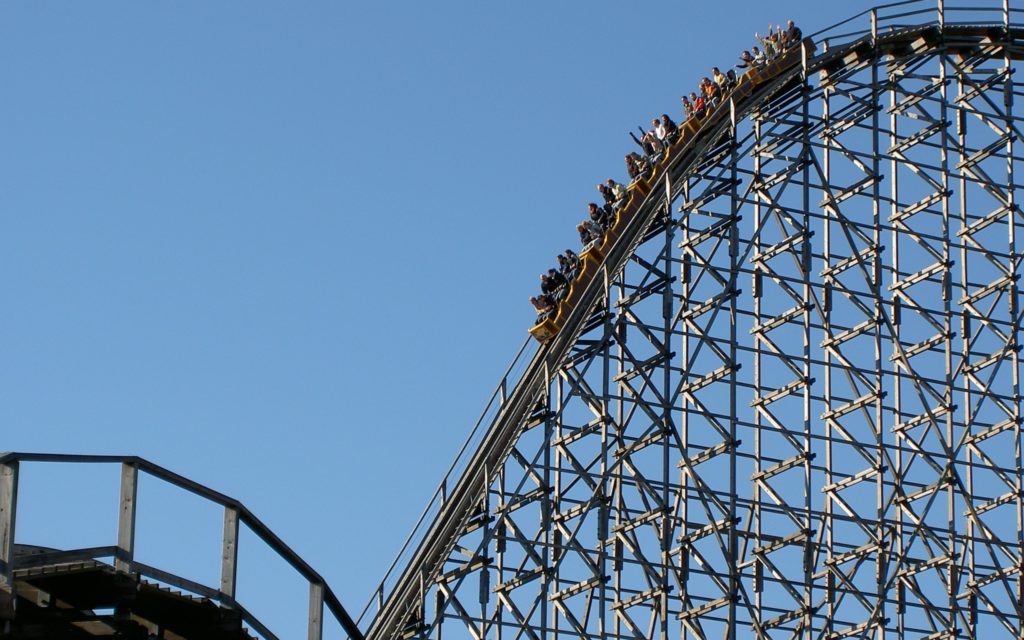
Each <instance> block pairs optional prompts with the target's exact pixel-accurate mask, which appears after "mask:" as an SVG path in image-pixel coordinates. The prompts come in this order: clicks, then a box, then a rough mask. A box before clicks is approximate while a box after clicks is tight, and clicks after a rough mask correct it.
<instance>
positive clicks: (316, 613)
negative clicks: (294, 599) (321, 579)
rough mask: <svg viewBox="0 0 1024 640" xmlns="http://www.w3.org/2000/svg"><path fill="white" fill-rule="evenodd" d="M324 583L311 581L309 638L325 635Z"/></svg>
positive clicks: (320, 638) (319, 638)
mask: <svg viewBox="0 0 1024 640" xmlns="http://www.w3.org/2000/svg"><path fill="white" fill-rule="evenodd" d="M323 619H324V585H322V584H320V583H318V582H317V583H314V582H310V583H309V636H308V638H309V640H323V637H324V623H323Z"/></svg>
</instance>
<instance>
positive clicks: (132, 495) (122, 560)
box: [114, 463, 139, 573]
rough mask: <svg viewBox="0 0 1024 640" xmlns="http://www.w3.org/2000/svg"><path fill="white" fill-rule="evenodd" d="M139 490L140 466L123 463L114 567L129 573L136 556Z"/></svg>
mask: <svg viewBox="0 0 1024 640" xmlns="http://www.w3.org/2000/svg"><path fill="white" fill-rule="evenodd" d="M138 492H139V468H138V467H136V466H135V465H133V464H129V463H124V464H122V465H121V508H120V510H119V512H118V518H117V555H116V556H115V557H114V568H115V569H116V570H117V571H120V572H122V573H128V572H130V571H131V568H132V561H133V560H134V558H135V499H136V497H138Z"/></svg>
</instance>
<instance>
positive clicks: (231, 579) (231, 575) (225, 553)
mask: <svg viewBox="0 0 1024 640" xmlns="http://www.w3.org/2000/svg"><path fill="white" fill-rule="evenodd" d="M237 578H238V509H235V508H234V507H224V539H223V543H222V545H221V557H220V593H221V595H222V596H223V597H224V598H225V599H226V600H227V601H230V602H233V601H234V599H235V580H236V579H237Z"/></svg>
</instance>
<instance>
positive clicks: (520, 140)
mask: <svg viewBox="0 0 1024 640" xmlns="http://www.w3.org/2000/svg"><path fill="white" fill-rule="evenodd" d="M867 6H868V4H867V3H862V2H859V3H858V2H855V3H848V4H844V5H843V6H840V3H823V2H809V1H807V0H802V1H793V0H780V1H776V2H764V1H753V0H737V1H734V2H707V3H691V2H681V1H677V2H645V3H621V2H608V1H599V2H593V1H592V2H581V1H575V0H574V1H571V2H543V3H542V2H502V3H484V2H470V1H461V2H379V3H365V2H360V3H356V2H346V1H333V2H329V1H326V0H308V1H305V2H284V1H281V0H279V1H275V2H271V1H265V0H259V1H257V0H247V1H246V2H241V1H237V0H236V1H233V2H228V1H221V2H208V1H206V0H202V1H200V0H186V1H177V2H166V1H164V2H135V1H131V2H129V1H118V2H114V1H103V2H70V1H62V2H56V1H53V2H51V1H42V0H39V1H32V2H28V1H21V2H15V1H9V2H5V3H3V4H2V5H0V70H2V72H0V74H2V75H0V86H2V89H0V95H2V96H3V99H2V100H0V131H2V138H0V148H2V152H0V183H2V189H0V206H2V209H0V211H2V220H3V226H2V233H0V242H2V250H0V260H2V263H0V264H2V268H0V278H2V282H3V288H2V291H3V299H4V305H3V306H4V314H3V319H2V321H0V323H2V332H3V339H2V341H0V362H2V365H0V389H2V396H0V419H2V422H3V434H4V437H3V443H2V444H0V450H19V451H48V452H72V453H123V454H137V455H141V456H144V457H146V458H149V459H151V460H153V461H154V462H156V463H158V464H161V465H164V466H167V467H169V468H171V469H173V470H175V471H177V472H179V473H182V474H184V475H186V476H188V477H190V478H193V479H195V480H198V481H200V482H203V483H205V484H208V485H210V486H212V487H214V488H215V489H218V490H220V491H223V492H225V493H227V494H229V495H232V496H234V497H237V498H239V499H241V500H242V501H244V502H245V503H246V504H247V505H248V506H249V507H250V508H251V509H252V510H253V511H254V512H255V513H257V514H258V515H259V516H261V517H262V518H263V519H264V520H265V521H266V522H267V523H268V524H269V525H270V526H271V527H272V528H273V529H274V530H275V531H276V532H278V533H279V534H280V535H281V536H282V537H283V538H284V539H285V541H287V542H288V543H289V544H291V545H292V546H293V547H294V548H295V549H296V550H297V551H298V552H299V553H301V554H302V555H303V556H305V557H306V558H307V559H308V560H309V561H310V562H311V563H312V564H313V566H314V567H316V568H317V569H318V570H319V571H321V572H322V573H323V574H324V575H325V576H326V577H327V578H328V580H329V582H330V583H331V585H332V586H333V587H334V588H335V590H336V591H337V592H338V594H339V595H340V597H341V598H342V600H343V602H344V603H345V604H346V606H347V607H348V608H349V609H350V610H352V611H353V612H356V611H358V610H359V609H360V608H361V606H362V604H363V602H364V600H365V599H366V597H367V596H368V595H369V591H370V589H371V588H372V586H373V585H374V584H375V583H376V582H377V580H378V579H379V577H380V575H381V573H382V572H383V570H384V568H385V567H386V566H387V564H388V563H389V562H390V559H391V557H392V555H393V554H394V553H395V551H397V548H398V545H399V544H400V542H401V540H402V539H403V538H404V536H405V535H406V533H407V532H408V530H409V528H410V527H411V525H412V523H413V521H414V519H415V517H416V515H417V514H418V512H419V510H420V509H421V508H422V506H423V504H424V503H425V501H426V499H427V497H428V496H429V494H430V493H431V491H432V489H433V487H434V485H435V484H436V482H437V481H438V480H439V479H440V477H441V475H442V473H443V470H444V469H445V468H446V467H447V465H448V463H449V461H450V459H451V458H452V456H453V455H454V453H455V450H456V448H457V446H458V444H459V443H460V442H461V441H462V439H463V437H464V436H465V434H466V432H467V431H468V429H469V427H470V426H471V424H472V421H473V420H474V419H475V417H476V415H477V414H478V413H479V411H480V410H481V408H482V406H483V403H484V401H485V400H486V398H487V396H488V394H489V392H490V389H491V387H493V385H494V384H495V383H496V382H497V381H498V377H499V375H500V373H501V372H502V370H503V369H504V367H505V366H506V364H507V362H508V360H509V358H510V357H511V356H512V355H513V354H514V352H515V351H516V349H517V348H518V346H519V344H520V342H521V341H522V340H523V339H524V338H525V336H526V329H527V327H528V326H529V325H530V323H531V321H532V311H531V309H530V307H529V304H528V302H527V298H528V296H530V295H531V294H533V293H534V290H535V287H536V284H537V274H538V273H539V272H540V271H541V270H543V269H546V268H547V267H548V266H549V263H550V262H551V258H552V256H553V255H554V254H555V253H557V252H560V251H561V250H563V249H565V248H566V247H574V246H575V244H576V239H575V237H574V236H575V233H574V231H573V226H574V224H575V223H576V222H577V221H578V220H579V219H581V218H582V217H583V216H584V215H585V209H586V206H585V205H586V203H587V202H588V201H590V200H593V199H595V198H596V197H597V193H596V190H595V188H594V185H595V184H596V183H597V182H598V181H600V180H603V179H605V178H607V177H615V178H616V179H623V178H624V167H623V166H622V156H623V154H624V153H625V152H627V151H630V150H632V149H631V146H632V143H631V141H630V139H629V138H628V136H627V132H628V131H629V130H635V127H636V126H637V125H640V124H645V123H649V122H650V119H651V118H652V117H654V116H657V115H659V114H661V113H662V112H666V111H667V112H668V113H670V114H672V115H673V116H675V117H677V119H678V116H679V106H678V105H679V103H678V99H679V95H680V94H681V93H682V92H683V91H690V90H692V88H693V87H694V85H695V83H696V81H697V80H698V79H699V78H700V77H701V76H704V75H707V74H708V73H709V70H710V67H711V66H712V65H719V66H727V65H730V64H732V63H733V62H735V56H736V55H737V54H738V53H739V52H740V51H741V50H742V49H744V48H747V47H748V46H749V45H750V44H752V43H753V39H752V34H753V32H754V31H763V30H764V29H765V27H766V25H767V24H768V23H769V22H772V23H776V22H778V23H784V22H785V20H786V19H787V18H790V17H792V18H795V19H796V20H797V21H798V23H799V24H800V25H801V26H803V28H804V30H805V32H811V31H814V30H816V29H818V28H821V27H824V26H827V25H829V24H831V23H833V22H835V21H837V20H839V19H841V18H843V17H846V16H847V15H850V14H852V13H855V12H857V11H860V10H861V9H863V8H866V7H867ZM29 480H35V481H38V482H39V483H40V484H39V485H38V486H40V487H42V488H41V489H39V490H38V491H37V490H35V489H32V490H31V493H26V496H34V497H40V496H43V495H45V494H46V493H48V492H49V493H55V494H59V493H64V494H70V495H72V496H73V498H71V501H72V502H73V503H75V504H72V505H70V506H71V507H75V506H80V503H81V504H84V503H85V502H86V501H88V500H93V499H98V500H99V501H100V502H101V503H103V504H107V503H108V502H110V503H111V504H112V502H111V501H113V500H114V499H116V494H111V495H110V496H109V500H108V498H107V496H106V495H105V494H103V495H100V494H95V495H94V492H93V491H92V489H90V488H89V487H91V485H90V484H89V483H87V482H85V481H82V482H78V481H76V480H73V479H68V480H62V481H61V482H60V483H55V482H53V481H52V480H47V478H44V477H41V474H40V477H38V478H36V476H32V477H28V476H26V485H25V486H26V491H27V492H28V491H30V490H29V489H28V488H27V487H28V481H29ZM108 484H109V483H108ZM97 496H99V497H98V498H97ZM143 500H145V495H143ZM167 504H168V505H171V503H170V502H168V503H167ZM108 506H109V505H108ZM23 507H24V508H25V509H29V510H30V509H32V508H33V507H32V506H31V505H30V503H29V501H28V497H25V498H24V499H23ZM208 515H209V514H208ZM113 516H114V514H113V510H112V509H111V512H110V517H109V519H108V518H107V516H106V515H105V514H104V515H103V518H99V517H97V518H96V520H97V522H101V524H98V525H96V526H97V527H99V529H100V530H101V532H104V533H107V532H109V534H110V536H111V537H110V538H108V539H107V540H105V541H97V542H95V544H110V543H112V541H113V538H112V535H113V529H112V527H111V525H110V524H109V523H110V522H112V521H113V520H112V518H113ZM154 517H155V516H154ZM218 517H219V516H217V515H216V514H213V515H212V516H211V518H212V520H211V522H212V529H213V531H214V533H213V536H214V538H216V536H217V535H219V526H220V522H219V520H218V519H217V518H218ZM186 520H187V518H186ZM44 522H45V518H44V517H43V516H42V515H40V516H39V517H38V518H36V519H35V520H33V519H31V518H29V517H26V518H25V522H24V526H23V527H22V534H21V535H19V541H22V542H32V541H34V539H35V538H33V537H32V536H39V538H38V539H40V540H44V541H51V542H52V543H53V544H59V543H61V541H60V539H58V538H59V534H57V533H55V532H53V531H49V532H45V529H46V527H45V526H44ZM204 522H205V521H204ZM193 524H194V523H192V522H191V520H188V521H187V522H182V521H179V522H175V523H174V526H168V527H167V529H168V530H169V531H170V532H171V533H172V535H171V536H169V538H172V539H177V540H178V542H181V541H182V540H188V539H189V538H187V537H183V534H181V532H180V530H179V528H188V527H190V526H193ZM172 541H173V540H172ZM169 544H170V542H169ZM187 548H188V547H187V545H186V546H185V548H184V549H183V550H182V551H181V552H180V553H181V554H182V555H183V556H188V557H189V558H191V559H192V560H194V561H195V562H196V563H197V564H204V563H207V560H208V558H207V556H206V555H203V554H202V553H198V552H195V553H194V552H193V551H191V550H188V551H186V550H185V549H187ZM193 556H194V557H193ZM215 560H216V549H215V550H214V554H213V556H212V559H209V562H215ZM203 570H205V569H203ZM304 597H305V593H304V592H302V593H300V597H299V601H300V602H301V600H302V598H304ZM279 600H280V601H278V600H274V601H271V602H274V603H275V604H272V605H270V606H278V605H280V606H283V604H282V603H283V602H284V600H286V599H279ZM254 608H255V607H254ZM257 610H258V609H257ZM300 613H303V612H300ZM270 615H271V617H273V616H274V615H277V614H276V613H275V612H271V614H270Z"/></svg>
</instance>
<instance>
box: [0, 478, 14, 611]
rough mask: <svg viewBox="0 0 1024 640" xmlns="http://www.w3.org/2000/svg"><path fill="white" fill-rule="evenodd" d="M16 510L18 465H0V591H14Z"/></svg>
mask: <svg viewBox="0 0 1024 640" xmlns="http://www.w3.org/2000/svg"><path fill="white" fill-rule="evenodd" d="M17 509H18V463H17V462H7V463H4V464H0V590H4V591H8V592H13V590H14V520H15V518H14V516H15V512H16V511H17Z"/></svg>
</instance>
